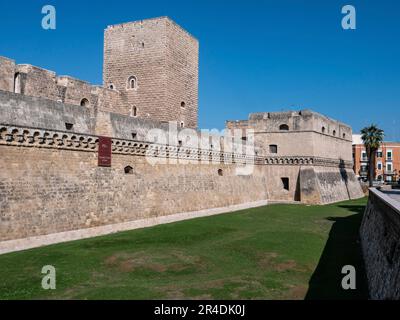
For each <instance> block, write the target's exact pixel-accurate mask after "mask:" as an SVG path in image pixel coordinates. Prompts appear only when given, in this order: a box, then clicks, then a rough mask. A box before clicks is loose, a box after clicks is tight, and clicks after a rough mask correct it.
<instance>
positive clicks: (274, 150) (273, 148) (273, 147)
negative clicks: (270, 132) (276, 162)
mask: <svg viewBox="0 0 400 320" xmlns="http://www.w3.org/2000/svg"><path fill="white" fill-rule="evenodd" d="M269 152H270V153H278V146H277V145H276V144H271V145H270V146H269Z"/></svg>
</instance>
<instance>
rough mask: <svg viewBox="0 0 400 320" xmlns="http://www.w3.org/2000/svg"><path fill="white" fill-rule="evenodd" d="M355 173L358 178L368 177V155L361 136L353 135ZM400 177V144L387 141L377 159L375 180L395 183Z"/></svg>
mask: <svg viewBox="0 0 400 320" xmlns="http://www.w3.org/2000/svg"><path fill="white" fill-rule="evenodd" d="M353 161H354V172H355V173H356V176H357V177H360V178H361V179H367V177H368V170H369V165H368V163H369V162H368V155H367V150H366V149H365V146H364V144H363V141H362V139H361V135H353ZM399 177H400V142H390V141H385V142H383V143H382V145H381V147H380V148H379V150H378V151H377V152H376V157H375V177H374V179H375V180H379V181H384V182H395V181H398V179H399Z"/></svg>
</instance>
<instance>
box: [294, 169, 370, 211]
mask: <svg viewBox="0 0 400 320" xmlns="http://www.w3.org/2000/svg"><path fill="white" fill-rule="evenodd" d="M299 188H300V195H301V196H300V200H301V202H303V203H308V204H316V203H317V204H329V203H334V202H339V201H346V200H349V199H359V198H362V197H363V192H362V189H361V186H360V183H359V182H358V180H357V178H356V176H355V174H354V171H353V170H351V169H348V168H338V167H328V166H315V167H302V168H301V169H300V179H299Z"/></svg>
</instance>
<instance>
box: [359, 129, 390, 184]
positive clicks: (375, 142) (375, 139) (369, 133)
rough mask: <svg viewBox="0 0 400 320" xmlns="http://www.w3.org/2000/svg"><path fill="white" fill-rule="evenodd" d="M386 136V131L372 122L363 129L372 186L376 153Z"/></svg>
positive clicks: (362, 135) (362, 134) (362, 136)
mask: <svg viewBox="0 0 400 320" xmlns="http://www.w3.org/2000/svg"><path fill="white" fill-rule="evenodd" d="M384 136H385V133H384V131H383V130H382V129H379V128H378V126H377V125H375V124H371V125H370V126H369V127H365V128H364V129H362V130H361V138H362V140H363V142H364V145H365V149H366V151H367V156H368V162H369V173H368V178H369V186H370V187H373V183H374V179H375V155H376V152H377V151H378V149H379V147H380V146H381V144H382V142H383V138H384Z"/></svg>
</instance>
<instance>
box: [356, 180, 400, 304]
mask: <svg viewBox="0 0 400 320" xmlns="http://www.w3.org/2000/svg"><path fill="white" fill-rule="evenodd" d="M360 233H361V245H362V250H363V256H364V262H365V267H366V271H367V278H368V286H369V291H370V296H371V298H372V299H385V300H386V299H390V300H399V299H400V241H399V240H400V202H398V201H396V200H394V199H393V198H391V197H390V196H389V195H388V194H387V193H383V192H381V191H378V190H377V189H374V188H372V189H370V193H369V201H368V206H367V208H366V211H365V214H364V220H363V223H362V225H361V231H360Z"/></svg>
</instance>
